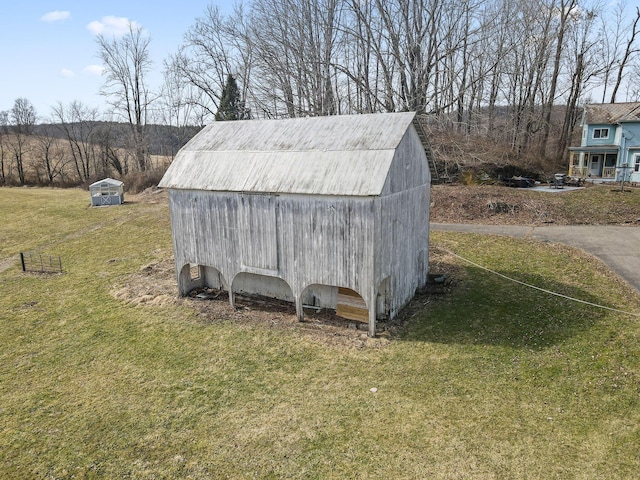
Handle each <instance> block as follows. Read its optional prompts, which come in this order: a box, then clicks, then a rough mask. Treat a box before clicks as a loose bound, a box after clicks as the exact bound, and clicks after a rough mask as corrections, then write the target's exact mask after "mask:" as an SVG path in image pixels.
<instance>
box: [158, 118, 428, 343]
mask: <svg viewBox="0 0 640 480" xmlns="http://www.w3.org/2000/svg"><path fill="white" fill-rule="evenodd" d="M429 154H430V150H429V147H428V144H427V141H426V138H425V136H424V133H423V132H422V129H421V127H420V125H419V123H418V121H417V118H416V116H415V114H414V113H389V114H370V115H348V116H331V117H314V118H298V119H290V120H248V121H233V122H215V123H212V124H211V125H208V126H207V127H205V128H204V129H203V130H202V131H201V132H200V133H198V134H197V135H196V136H195V137H194V138H193V139H192V140H191V141H190V142H189V143H188V144H187V145H185V146H184V147H183V148H182V149H181V150H180V151H179V152H178V154H177V156H176V158H175V159H174V161H173V162H172V164H171V165H170V167H169V169H168V170H167V172H166V174H165V175H164V177H163V178H162V181H161V182H160V187H163V188H166V189H168V195H169V208H170V214H171V229H172V234H173V244H174V251H175V264H176V271H177V275H178V288H179V291H180V294H181V295H186V294H187V293H188V292H189V291H191V290H192V289H193V288H196V287H205V286H207V287H211V288H223V289H225V290H227V291H228V292H229V298H230V302H231V304H232V305H233V304H234V293H240V292H243V293H254V294H260V295H265V296H269V297H273V298H279V299H282V300H287V301H291V302H294V303H295V305H296V311H297V314H298V318H299V319H300V320H302V319H303V315H304V308H305V306H307V305H309V306H315V307H324V308H336V310H337V312H338V314H339V315H342V316H345V317H347V318H358V315H359V313H358V308H359V304H360V305H361V306H362V307H363V308H365V318H363V319H362V320H364V321H365V322H368V330H369V334H370V335H371V336H373V335H375V328H376V319H382V318H393V317H394V316H395V315H396V314H397V313H398V311H399V310H400V309H401V308H402V307H403V306H404V305H405V304H406V303H407V302H408V301H409V300H410V299H411V298H412V297H413V295H414V293H415V291H416V289H418V288H421V287H423V286H424V285H425V283H426V280H427V273H428V258H429V195H430V178H431V175H430V170H429V163H428V155H429Z"/></svg>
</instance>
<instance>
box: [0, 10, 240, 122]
mask: <svg viewBox="0 0 640 480" xmlns="http://www.w3.org/2000/svg"><path fill="white" fill-rule="evenodd" d="M2 3H3V5H2V7H1V8H0V111H1V110H10V109H11V108H12V107H13V104H14V102H15V100H16V99H17V98H26V99H28V100H29V101H30V102H31V103H32V104H33V106H34V107H35V109H36V113H37V115H38V117H39V120H40V121H46V118H47V117H50V116H51V107H53V106H55V105H56V104H58V102H61V103H62V104H63V105H67V104H69V103H70V102H72V101H74V100H79V101H81V102H83V103H85V104H86V105H88V106H90V107H98V108H99V109H100V110H101V111H103V110H105V109H106V107H105V98H104V97H102V96H100V94H99V91H100V87H101V86H102V85H103V83H104V77H102V76H101V70H102V69H101V64H100V60H99V58H98V45H97V43H96V35H97V34H99V33H102V34H103V35H104V36H105V37H106V38H108V39H111V38H113V37H114V36H117V35H119V34H120V32H121V31H122V28H123V27H125V28H126V25H127V22H128V21H132V22H135V25H139V26H141V27H142V28H144V29H145V30H146V31H147V32H148V33H149V34H150V36H151V42H150V44H149V50H150V53H151V58H152V60H153V67H152V68H153V70H154V73H153V75H152V76H150V78H149V83H150V87H152V88H153V87H159V85H160V82H161V72H162V67H163V66H162V62H163V60H164V59H165V58H166V57H167V56H168V55H170V54H172V53H175V52H176V51H177V49H178V47H179V46H180V44H181V42H182V38H183V36H184V33H185V32H186V31H187V30H188V29H189V27H190V26H191V25H193V24H194V23H195V21H196V19H197V18H198V17H202V16H204V14H205V10H206V8H207V6H208V5H209V4H213V5H217V6H219V7H220V9H221V11H223V12H226V11H231V8H232V5H233V1H232V0H4V1H3V2H2Z"/></svg>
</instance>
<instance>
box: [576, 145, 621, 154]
mask: <svg viewBox="0 0 640 480" xmlns="http://www.w3.org/2000/svg"><path fill="white" fill-rule="evenodd" d="M619 150H620V147H619V146H618V145H598V146H595V147H569V151H570V152H583V153H618V151H619Z"/></svg>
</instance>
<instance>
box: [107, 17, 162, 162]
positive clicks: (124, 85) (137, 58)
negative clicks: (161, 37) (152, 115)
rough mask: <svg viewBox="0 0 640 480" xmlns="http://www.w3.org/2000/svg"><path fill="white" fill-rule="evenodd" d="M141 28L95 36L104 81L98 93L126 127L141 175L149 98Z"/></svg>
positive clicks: (146, 156) (146, 40) (146, 46)
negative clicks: (111, 35)
mask: <svg viewBox="0 0 640 480" xmlns="http://www.w3.org/2000/svg"><path fill="white" fill-rule="evenodd" d="M150 41H151V39H150V37H149V35H147V34H146V33H145V31H144V30H143V29H142V27H137V26H134V25H133V24H132V23H131V22H130V23H129V30H128V32H127V33H126V34H125V35H124V36H122V37H120V38H115V37H114V38H112V39H107V38H105V37H104V36H103V35H98V38H97V42H98V46H99V53H98V55H99V57H100V58H101V60H102V62H103V64H104V66H105V73H104V74H105V76H106V81H105V84H104V86H103V88H102V90H101V93H102V94H103V95H104V96H106V97H107V98H108V99H109V100H108V101H109V104H110V105H111V107H112V108H113V112H114V113H115V114H117V115H118V116H120V117H121V118H124V119H125V121H126V122H127V124H128V125H129V127H130V132H131V139H132V147H133V149H134V151H135V157H136V162H137V165H138V168H139V169H140V170H141V171H144V170H146V168H147V165H148V163H149V146H148V142H147V115H148V111H149V106H150V104H151V103H152V102H153V100H154V99H153V96H152V94H151V92H150V90H149V88H148V87H147V83H146V80H147V75H148V73H149V72H150V70H151V64H152V62H151V57H150V54H149V43H150Z"/></svg>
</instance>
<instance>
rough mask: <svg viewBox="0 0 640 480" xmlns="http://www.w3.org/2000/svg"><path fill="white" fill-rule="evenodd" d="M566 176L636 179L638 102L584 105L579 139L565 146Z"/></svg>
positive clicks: (639, 171)
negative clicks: (578, 141) (576, 142)
mask: <svg viewBox="0 0 640 480" xmlns="http://www.w3.org/2000/svg"><path fill="white" fill-rule="evenodd" d="M569 176H573V177H580V178H593V179H602V180H605V181H606V180H609V181H616V180H617V181H620V180H623V179H624V180H625V181H631V182H640V103H639V102H633V103H609V104H598V105H585V107H584V114H583V119H582V141H581V144H580V146H579V147H570V148H569Z"/></svg>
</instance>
